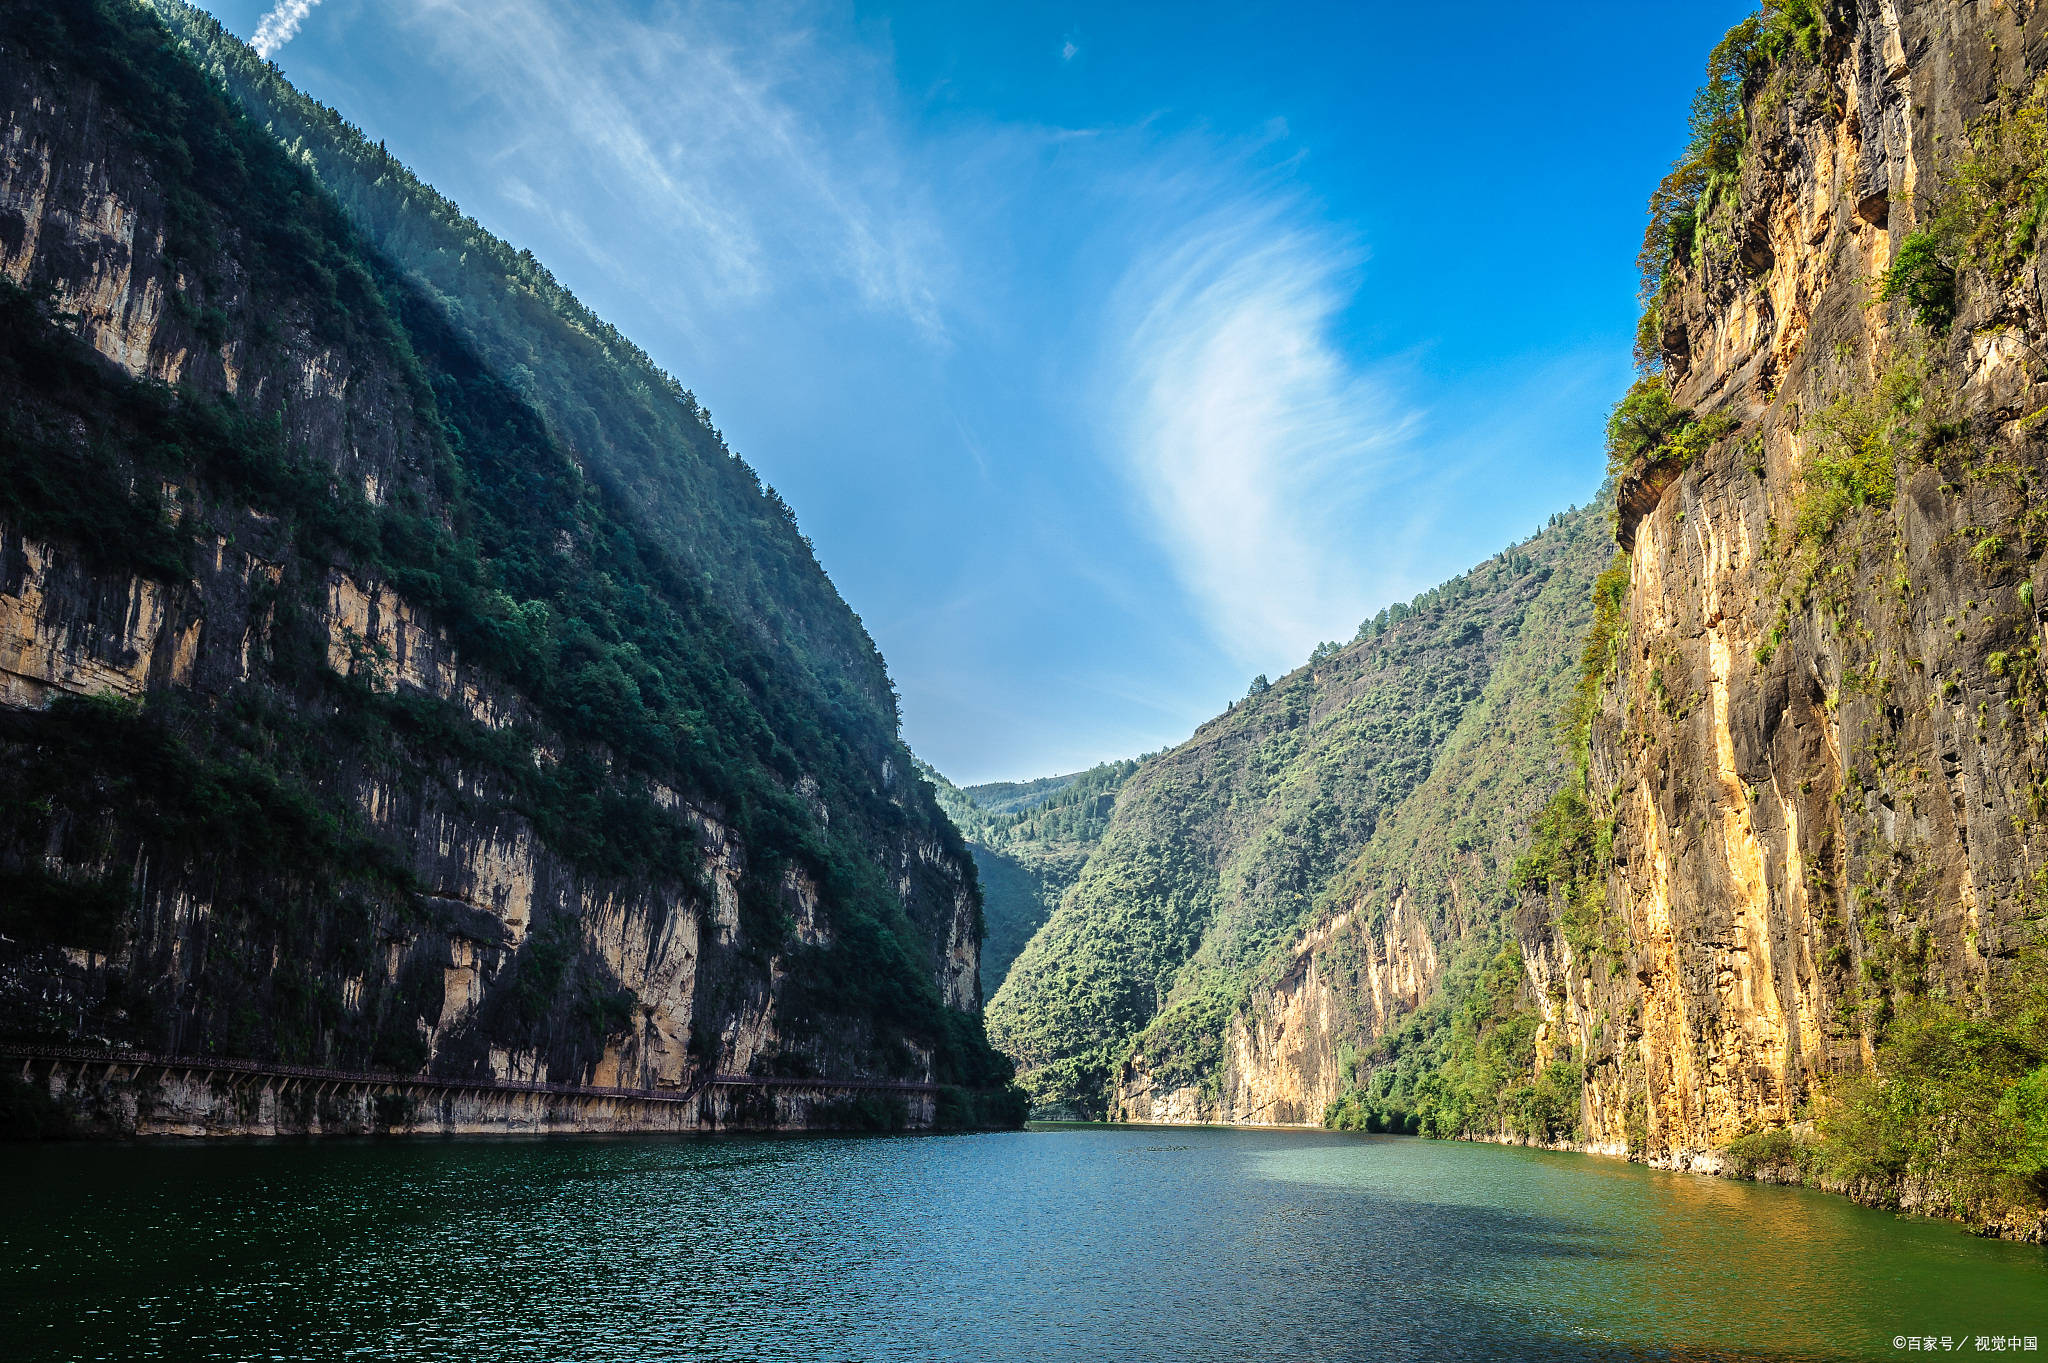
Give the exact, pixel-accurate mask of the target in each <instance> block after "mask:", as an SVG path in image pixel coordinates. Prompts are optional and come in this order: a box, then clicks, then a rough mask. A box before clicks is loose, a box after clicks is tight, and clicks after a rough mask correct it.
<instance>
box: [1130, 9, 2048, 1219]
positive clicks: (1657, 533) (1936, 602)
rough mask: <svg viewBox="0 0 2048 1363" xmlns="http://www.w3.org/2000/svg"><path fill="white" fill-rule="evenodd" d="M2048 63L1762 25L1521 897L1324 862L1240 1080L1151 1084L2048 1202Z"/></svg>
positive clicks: (1241, 1016) (1726, 111)
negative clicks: (1383, 888)
mask: <svg viewBox="0 0 2048 1363" xmlns="http://www.w3.org/2000/svg"><path fill="white" fill-rule="evenodd" d="M2044 71H2048V27H2044V19H2043V16H2042V14H2041V12H2040V11H2039V9H2038V7H2036V6H2032V5H2007V4H1995V3H1994V4H1964V3H1956V2H1955V0H1857V2H1856V3H1853V4H1849V3H1844V4H1840V5H1827V4H1816V3H1808V2H1807V0H1797V2H1796V3H1795V0H1783V3H1775V2H1774V3H1770V4H1767V5H1766V6H1765V7H1764V9H1763V10H1762V11H1761V12H1760V13H1759V14H1758V15H1757V16H1756V17H1755V18H1753V19H1751V20H1749V21H1746V22H1745V23H1744V24H1743V25H1740V26H1738V28H1737V29H1735V30H1734V31H1732V32H1731V33H1730V35H1729V37H1728V39H1727V41H1725V42H1724V43H1723V44H1722V45H1721V46H1720V47H1719V48H1717V49H1716V51H1715V53H1714V54H1713V58H1712V60H1711V62H1710V65H1709V83H1708V86H1707V88H1706V89H1705V90H1704V91H1703V92H1702V94H1701V96H1700V99H1699V101H1698V102H1697V103H1696V106H1695V116H1694V120H1693V124H1694V126H1693V132H1694V142H1693V146H1692V148H1691V149H1690V150H1689V151H1688V153H1687V156H1686V158H1685V159H1684V160H1682V161H1681V162H1680V164H1679V165H1678V166H1677V167H1676V168H1675V169H1674V170H1673V172H1672V174H1671V176H1670V177H1668V178H1667V179H1666V181H1665V182H1664V185H1663V186H1662V187H1661V188H1660V189H1659V191H1658V194H1657V196H1656V197H1655V198H1653V200H1652V203H1651V213H1652V224H1651V232H1650V235H1649V239H1648V241H1647V243H1646V246H1645V249H1644V257H1643V264H1644V268H1645V302H1646V305H1647V307H1646V313H1645V318H1644V326H1643V329H1642V334H1641V341H1640V348H1641V355H1640V359H1641V361H1642V363H1643V365H1644V367H1645V376H1644V378H1643V379H1642V380H1641V381H1640V382H1639V383H1638V384H1637V385H1636V387H1635V388H1634V389H1633V390H1631V392H1630V393H1629V395H1628V396H1627V398H1626V399H1625V400H1624V401H1623V402H1622V403H1621V404H1620V405H1619V406H1618V407H1617V409H1616V413H1615V416H1614V419H1613V421H1612V423H1611V424H1610V428H1609V440H1610V453H1611V456H1612V460H1613V466H1614V467H1613V472H1614V473H1615V475H1616V476H1617V478H1618V486H1617V488H1616V492H1615V503H1616V523H1615V531H1616V536H1615V537H1616V540H1617V541H1618V544H1619V546H1620V548H1621V550H1622V551H1623V553H1624V555H1625V558H1624V559H1623V560H1622V561H1620V562H1619V563H1618V565H1617V567H1616V568H1615V569H1613V570H1612V571H1611V572H1610V573H1609V574H1607V575H1605V576H1603V577H1602V578H1601V580H1600V588H1599V592H1598V601H1599V605H1598V608H1597V610H1596V612H1595V619H1594V624H1593V627H1592V630H1591V633H1590V636H1589V637H1588V639H1587V643H1586V647H1585V651H1584V657H1583V660H1582V666H1581V669H1580V676H1579V681H1578V689H1577V691H1576V692H1575V693H1573V694H1572V695H1571V696H1568V697H1567V696H1564V695H1562V694H1561V693H1560V695H1559V696H1557V697H1554V698H1553V699H1552V701H1551V705H1550V708H1551V711H1552V713H1554V714H1556V715H1558V716H1559V718H1560V719H1561V720H1562V721H1563V722H1564V727H1565V729H1566V732H1567V735H1568V738H1569V739H1570V743H1569V745H1568V746H1569V749H1570V751H1571V752H1572V754H1573V756H1574V759H1575V761H1576V762H1577V764H1578V765H1577V769H1576V771H1572V770H1570V769H1567V771H1566V772H1565V779H1564V782H1563V785H1562V786H1561V787H1559V788H1558V789H1557V794H1556V795H1555V796H1554V797H1553V798H1552V799H1551V802H1550V804H1549V805H1548V806H1546V807H1544V808H1543V810H1542V811H1541V813H1540V814H1538V815H1536V816H1535V817H1534V818H1533V821H1532V820H1531V818H1530V816H1529V814H1528V813H1527V810H1528V805H1527V803H1526V802H1521V803H1520V804H1519V808H1520V809H1521V810H1522V811H1523V813H1522V815H1521V817H1522V819H1523V821H1524V824H1525V826H1529V827H1531V828H1532V831H1531V833H1530V835H1529V836H1528V838H1527V839H1526V840H1525V844H1524V845H1525V846H1526V847H1527V849H1528V850H1527V852H1526V853H1525V855H1524V857H1523V860H1522V862H1521V865H1520V866H1519V867H1518V869H1517V871H1516V874H1515V876H1514V877H1513V880H1514V884H1513V886H1512V887H1511V889H1512V891H1513V893H1510V894H1509V895H1508V896H1507V897H1506V898H1505V899H1504V900H1503V901H1502V904H1501V908H1502V910H1503V912H1502V915H1501V917H1499V918H1497V919H1496V920H1495V921H1494V922H1493V923H1492V924H1490V925H1489V924H1487V923H1485V922H1483V921H1478V920H1475V919H1474V918H1473V917H1471V916H1460V915H1457V914H1444V913H1440V912H1439V913H1425V914H1423V915H1421V916H1420V917H1418V916H1417V915H1416V914H1415V913H1414V912H1413V910H1412V909H1411V908H1410V905H1409V902H1408V900H1407V899H1406V898H1405V897H1404V896H1403V895H1401V894H1393V895H1388V894H1385V893H1384V892H1381V893H1380V894H1378V895H1377V896H1375V894H1374V893H1373V892H1372V890H1371V888H1370V886H1367V887H1363V890H1362V892H1359V893H1353V894H1348V895H1347V894H1343V893H1338V894H1335V895H1333V896H1331V898H1330V901H1329V907H1328V909H1327V910H1326V911H1325V912H1324V913H1323V914H1321V915H1320V916H1318V917H1317V918H1315V919H1313V920H1312V921H1311V922H1310V923H1309V924H1308V926H1307V928H1306V929H1305V932H1304V934H1303V935H1302V936H1301V937H1299V938H1298V939H1297V940H1296V941H1295V942H1294V943H1293V944H1291V945H1290V946H1289V947H1288V948H1286V949H1285V950H1284V951H1283V952H1282V953H1280V954H1279V956H1278V957H1276V963H1275V965H1274V966H1272V967H1271V968H1269V971H1268V978H1269V981H1270V983H1269V984H1268V985H1267V986H1266V987H1265V988H1264V989H1263V990H1261V991H1259V992H1257V993H1256V994H1255V995H1254V997H1253V998H1252V999H1251V1000H1250V1001H1249V1002H1247V1003H1246V1004H1244V1005H1242V1006H1240V1007H1239V1008H1238V1010H1237V1011H1236V1013H1235V1015H1234V1017H1233V1019H1232V1022H1231V1025H1230V1033H1229V1035H1230V1045H1229V1048H1228V1051H1229V1059H1228V1062H1227V1064H1226V1065H1225V1066H1224V1067H1223V1068H1222V1070H1221V1072H1220V1073H1219V1074H1218V1075H1217V1076H1216V1078H1215V1080H1213V1081H1212V1083H1213V1084H1214V1086H1215V1088H1216V1089H1217V1090H1218V1091H1219V1092H1220V1095H1221V1101H1219V1102H1213V1103H1212V1102H1210V1101H1209V1100H1208V1099H1207V1098H1206V1097H1205V1096H1204V1095H1203V1094H1202V1093H1201V1092H1200V1091H1199V1090H1198V1089H1196V1088H1194V1087H1190V1086H1183V1087H1182V1088H1181V1089H1179V1090H1177V1091H1176V1093H1175V1094H1174V1095H1172V1096H1170V1097H1168V1098H1167V1099H1166V1100H1164V1101H1162V1099H1161V1097H1160V1096H1159V1094H1158V1092H1157V1086H1147V1085H1146V1084H1144V1083H1143V1076H1142V1075H1138V1076H1136V1078H1137V1080H1138V1082H1137V1083H1136V1084H1135V1085H1132V1084H1127V1088H1126V1092H1127V1094H1128V1095H1129V1097H1127V1099H1126V1101H1125V1105H1124V1106H1125V1110H1126V1111H1129V1112H1133V1113H1134V1114H1137V1115H1145V1116H1151V1117H1154V1118H1186V1117H1202V1116H1221V1117H1225V1118H1229V1119H1233V1120H1307V1121H1314V1120H1317V1119H1318V1118H1319V1117H1321V1116H1323V1115H1324V1113H1323V1111H1321V1110H1320V1107H1321V1105H1323V1104H1331V1105H1332V1106H1331V1107H1330V1108H1329V1109H1328V1112H1329V1115H1330V1116H1331V1117H1332V1118H1333V1119H1335V1120H1340V1121H1344V1122H1351V1121H1356V1122H1358V1123H1360V1124H1365V1125H1371V1126H1374V1127H1375V1128H1377V1127H1379V1126H1381V1125H1388V1126H1394V1127H1402V1126H1407V1127H1410V1128H1413V1127H1414V1126H1416V1125H1418V1124H1419V1125H1420V1126H1421V1127H1422V1129H1424V1130H1428V1131H1431V1132H1433V1133H1434V1134H1445V1135H1449V1134H1466V1135H1478V1136H1482V1137H1487V1138H1494V1139H1502V1138H1505V1139H1519V1140H1530V1141H1540V1142H1544V1143H1550V1144H1560V1145H1562V1144H1575V1145H1578V1146H1580V1147H1582V1148H1589V1149H1594V1150H1599V1151H1603V1152H1607V1153H1612V1154H1627V1155H1629V1156H1632V1157H1634V1158H1639V1159H1646V1160H1649V1161H1652V1162H1654V1163H1658V1164H1662V1165H1666V1166H1675V1167H1682V1168H1694V1169H1703V1170H1729V1169H1732V1170H1735V1171H1744V1172H1761V1173H1763V1174H1765V1175H1767V1176H1773V1177H1802V1178H1806V1179H1808V1180H1809V1181H1815V1182H1820V1183H1822V1184H1824V1185H1826V1186H1830V1187H1836V1188H1840V1189H1844V1190H1846V1191H1851V1192H1855V1193H1857V1194H1858V1195H1861V1196H1866V1197H1870V1198H1873V1199H1876V1200H1881V1201H1889V1202H1895V1203H1903V1204H1904V1205H1907V1206H1920V1207H1924V1208H1926V1209H1929V1210H1933V1211H1938V1212H1944V1213H1947V1214H1953V1215H1959V1216H1964V1217H1967V1218H1969V1219H1973V1220H1976V1221H1977V1222H1979V1223H1980V1224H1982V1225H1985V1226H1987V1227H1989V1228H1992V1229H1997V1230H2000V1231H2002V1232H2004V1233H2008V1234H2016V1235H2027V1236H2034V1237H2039V1236H2040V1235H2041V1234H2043V1232H2044V1229H2048V1218H2044V1217H2043V1216H2042V1214H2041V1212H2040V1203H2041V1196H2040V1194H2041V1192H2042V1191H2043V1190H2044V1188H2048V1177H2044V1176H2048V1026H2044V1019H2048V1010H2044V997H2048V995H2044V986H2043V983H2042V981H2043V979H2044V975H2043V973H2042V969H2041V963H2040V955H2039V953H2040V945H2039V944H2040V937H2041V930H2042V924H2043V916H2044V905H2043V901H2042V887H2043V885H2044V883H2048V881H2044V871H2043V867H2044V864H2048V862H2044V859H2048V826H2044V808H2048V785H2044V781H2043V774H2044V770H2048V747H2044V745H2048V727H2044V726H2048V715H2044V708H2043V705H2044V702H2043V691H2042V687H2041V674H2040V671H2039V666H2040V664H2039V659H2040V653H2041V645H2042V628H2043V621H2044V618H2048V617H2044V614H2043V606H2042V604H2041V602H2040V597H2041V594H2042V592H2043V591H2044V590H2048V570H2044V568H2043V566H2042V550H2043V547H2044V544H2048V537H2044V532H2043V525H2044V514H2048V513H2044V510H2043V502H2042V492H2041V485H2042V481H2043V477H2044V474H2048V467H2044V466H2048V445H2044V443H2043V438H2042V435H2041V426H2040V420H2041V416H2042V413H2043V412H2044V411H2048V365H2044V361H2043V359H2042V355H2043V349H2042V343H2043V340H2044V337H2048V278H2044V276H2043V272H2042V269H2041V251H2042V245H2043V242H2042V239H2041V235H2040V232H2041V228H2042V226H2043V205H2044V204H2048V108H2044V104H2043V100H2044V95H2043V90H2044V85H2043V73H2044ZM1433 779H1434V778H1433ZM1550 780H1551V782H1552V784H1553V786H1555V785H1556V782H1557V776H1556V775H1555V774H1553V775H1552V776H1551V777H1550ZM1480 788H1481V789H1483V783H1482V785H1481V787H1480ZM1515 807H1517V806H1516V805H1515V804H1514V802H1510V803H1509V804H1508V805H1507V806H1505V808H1510V809H1511V808H1515ZM1433 876H1434V877H1436V878H1437V879H1438V884H1437V887H1436V889H1437V893H1438V894H1439V895H1440V896H1441V895H1443V894H1445V893H1446V892H1449V893H1451V894H1452V895H1453V897H1455V887H1456V885H1457V884H1458V871H1457V869H1456V868H1455V866H1453V865H1449V864H1445V865H1440V866H1438V867H1436V868H1433ZM1510 925H1511V931H1509V930H1508V929H1509V928H1510ZM1475 929H1477V930H1476V931H1475ZM1504 939H1505V942H1504ZM1454 963H1455V968H1454ZM1817 1119H1818V1123H1819V1126H1820V1137H1821V1139H1819V1140H1816V1138H1815V1135H1814V1130H1815V1124H1816V1120H1817ZM1859 1123H1861V1125H1859Z"/></svg>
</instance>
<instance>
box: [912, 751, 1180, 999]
mask: <svg viewBox="0 0 2048 1363" xmlns="http://www.w3.org/2000/svg"><path fill="white" fill-rule="evenodd" d="M1143 760H1145V759H1143V758H1127V759H1125V760H1123V761H1120V762H1103V763H1100V764H1098V765H1096V766H1093V767H1090V768H1089V769H1088V770H1087V771H1080V772H1071V773H1069V774H1067V775H1065V776H1041V777H1038V778H1036V779H1035V780H1030V781H992V782H988V783H985V784H982V785H977V786H967V787H964V788H963V787H959V786H955V785H954V784H953V783H952V782H951V781H948V780H947V779H946V778H945V777H944V776H942V775H940V774H939V773H938V772H937V771H935V770H933V769H932V768H931V767H929V766H926V765H924V764H922V763H920V764H919V768H920V770H921V771H923V773H924V775H925V778H926V779H927V780H928V781H930V782H931V783H932V787H933V789H934V791H936V793H937V795H938V800H939V807H940V808H941V809H943V810H944V811H945V812H946V816H947V817H948V818H950V819H951V820H952V821H953V825H954V827H956V828H958V829H959V830H960V833H961V836H962V837H964V838H966V840H967V847H968V850H969V851H970V852H972V853H973V854H974V865H975V868H976V870H977V871H978V873H979V874H980V877H981V900H982V921H983V922H984V924H985V925H986V928H987V936H986V937H985V939H984V940H983V942H982V951H981V996H982V998H983V1000H984V1001H986V1000H987V999H988V998H990V997H992V996H993V995H994V994H995V992H996V990H997V989H999V988H1001V987H1002V983H1003V980H1004V978H1005V977H1007V976H1008V975H1009V973H1010V966H1011V963H1012V962H1014V961H1015V960H1016V959H1017V955H1018V953H1019V952H1021V951H1023V950H1024V945H1025V943H1027V942H1029V941H1030V940H1031V936H1032V934H1033V933H1035V932H1037V931H1038V929H1039V928H1040V927H1041V926H1042V925H1043V924H1044V923H1045V920H1046V919H1047V918H1048V917H1050V916H1051V915H1052V911H1053V910H1054V909H1055V908H1057V907H1058V906H1059V902H1060V899H1061V898H1062V897H1063V896H1064V895H1065V894H1066V892H1067V890H1068V888H1069V887H1071V886H1072V885H1073V883H1074V878H1075V877H1076V876H1078V875H1079V874H1080V872H1081V865H1082V863H1083V862H1084V861H1086V860H1087V858H1088V853H1089V852H1090V851H1091V850H1093V848H1094V846H1095V844H1096V843H1097V842H1098V841H1100V840H1101V838H1102V830H1103V829H1105V828H1107V827H1108V826H1109V815H1110V811H1111V810H1112V809H1113V808H1115V806H1116V793H1117V791H1118V790H1119V789H1120V788H1121V787H1122V786H1123V783H1124V782H1125V781H1126V780H1128V779H1130V775H1131V773H1132V772H1134V771H1136V770H1137V769H1138V764H1139V763H1140V762H1141V761H1143Z"/></svg>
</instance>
